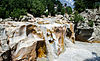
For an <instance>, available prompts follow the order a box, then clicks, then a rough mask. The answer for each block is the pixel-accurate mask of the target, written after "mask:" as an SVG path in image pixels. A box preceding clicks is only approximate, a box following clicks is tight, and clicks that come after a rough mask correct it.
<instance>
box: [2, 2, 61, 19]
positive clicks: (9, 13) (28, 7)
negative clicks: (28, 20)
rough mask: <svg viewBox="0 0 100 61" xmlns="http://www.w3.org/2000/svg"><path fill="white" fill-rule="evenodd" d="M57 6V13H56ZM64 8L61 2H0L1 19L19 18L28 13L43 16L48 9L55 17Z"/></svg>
mask: <svg viewBox="0 0 100 61" xmlns="http://www.w3.org/2000/svg"><path fill="white" fill-rule="evenodd" d="M55 6H57V11H55ZM62 8H63V6H62V4H61V2H60V1H59V0H0V17H1V18H8V17H12V18H19V17H20V16H21V15H25V14H26V13H27V12H28V13H31V14H33V15H34V16H36V17H37V16H38V17H39V16H41V15H42V14H44V12H45V10H46V9H48V13H46V16H47V15H48V14H51V15H52V16H54V15H55V14H56V13H57V12H61V11H63V10H62Z"/></svg>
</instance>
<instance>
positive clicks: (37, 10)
mask: <svg viewBox="0 0 100 61" xmlns="http://www.w3.org/2000/svg"><path fill="white" fill-rule="evenodd" d="M30 11H31V13H32V14H33V15H34V16H41V15H42V14H43V13H44V11H45V8H44V6H43V4H42V3H41V2H40V1H39V0H34V1H33V3H32V8H31V10H30Z"/></svg>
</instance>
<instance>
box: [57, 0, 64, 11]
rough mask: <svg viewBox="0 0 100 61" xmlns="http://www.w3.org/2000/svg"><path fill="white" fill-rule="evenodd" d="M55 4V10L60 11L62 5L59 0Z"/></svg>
mask: <svg viewBox="0 0 100 61" xmlns="http://www.w3.org/2000/svg"><path fill="white" fill-rule="evenodd" d="M57 5H58V7H57V11H58V12H61V10H62V8H63V6H62V4H61V3H60V1H57Z"/></svg>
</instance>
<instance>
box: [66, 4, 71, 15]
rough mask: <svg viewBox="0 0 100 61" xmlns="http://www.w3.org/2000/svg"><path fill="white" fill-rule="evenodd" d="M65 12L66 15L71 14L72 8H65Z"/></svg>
mask: <svg viewBox="0 0 100 61" xmlns="http://www.w3.org/2000/svg"><path fill="white" fill-rule="evenodd" d="M66 11H67V13H68V14H72V8H71V7H70V6H67V7H66Z"/></svg>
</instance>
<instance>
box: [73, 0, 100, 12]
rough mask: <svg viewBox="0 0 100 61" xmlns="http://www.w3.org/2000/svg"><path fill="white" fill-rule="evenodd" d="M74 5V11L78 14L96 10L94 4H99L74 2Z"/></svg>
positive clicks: (84, 1) (86, 1)
mask: <svg viewBox="0 0 100 61" xmlns="http://www.w3.org/2000/svg"><path fill="white" fill-rule="evenodd" d="M74 1H75V3H74V5H75V8H74V9H75V10H76V11H78V12H79V13H80V12H83V11H84V10H85V9H94V8H96V6H97V5H96V4H95V3H96V2H100V0H74Z"/></svg>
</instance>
